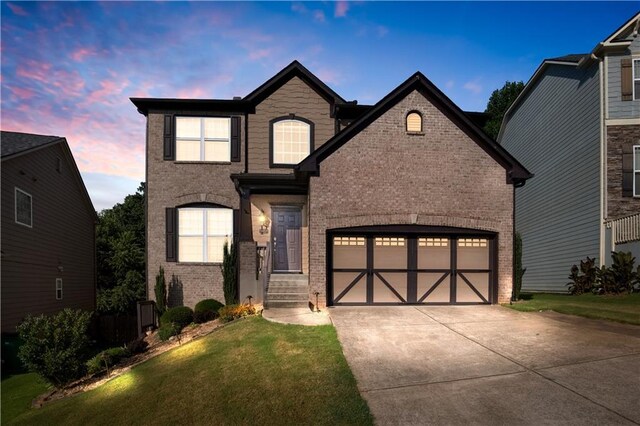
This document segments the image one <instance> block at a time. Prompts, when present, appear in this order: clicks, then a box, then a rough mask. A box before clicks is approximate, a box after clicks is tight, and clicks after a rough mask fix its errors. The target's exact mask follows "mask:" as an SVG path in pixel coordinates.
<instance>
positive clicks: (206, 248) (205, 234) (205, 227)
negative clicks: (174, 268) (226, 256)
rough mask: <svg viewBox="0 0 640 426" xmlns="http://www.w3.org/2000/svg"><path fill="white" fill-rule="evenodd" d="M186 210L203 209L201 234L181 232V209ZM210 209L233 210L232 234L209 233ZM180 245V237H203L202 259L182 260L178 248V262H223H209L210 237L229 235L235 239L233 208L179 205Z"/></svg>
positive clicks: (231, 239)
mask: <svg viewBox="0 0 640 426" xmlns="http://www.w3.org/2000/svg"><path fill="white" fill-rule="evenodd" d="M185 210H197V211H201V212H202V216H203V218H202V233H201V234H181V233H180V211H185ZM208 210H231V211H232V213H231V214H232V216H231V234H229V235H226V234H209V232H208V229H209V223H208V222H209V217H208V216H209V215H208V214H207V211H208ZM177 225H178V245H180V237H200V238H202V260H180V251H179V250H178V262H179V263H198V264H199V263H208V264H211V265H217V264H221V263H222V261H220V262H209V261H208V260H207V259H209V242H208V238H209V237H228V238H229V241H230V242H232V241H233V210H232V209H227V208H224V207H179V208H178V223H177Z"/></svg>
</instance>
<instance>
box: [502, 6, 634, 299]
mask: <svg viewBox="0 0 640 426" xmlns="http://www.w3.org/2000/svg"><path fill="white" fill-rule="evenodd" d="M639 22H640V14H637V15H635V16H634V17H633V18H631V19H630V20H629V21H627V22H626V23H625V24H624V25H622V26H621V27H620V28H618V29H617V30H616V31H615V32H614V33H613V34H612V35H610V36H609V37H607V38H606V39H605V40H604V41H603V42H601V43H598V45H597V46H596V47H595V48H594V49H593V51H592V52H591V53H585V54H571V55H566V56H562V57H559V58H553V59H547V60H545V61H543V63H542V64H541V65H540V67H539V68H538V69H537V70H536V72H535V73H534V75H533V77H531V79H530V80H529V82H528V83H527V85H526V87H525V89H524V90H523V92H522V93H521V94H520V96H519V97H518V98H517V99H516V101H515V102H514V104H513V105H512V106H511V108H510V109H509V110H508V111H507V113H506V114H505V118H504V121H503V124H502V128H501V130H500V135H499V136H498V142H499V143H500V144H501V145H502V146H504V147H505V148H506V149H508V150H509V152H511V153H512V154H513V155H515V156H516V157H517V158H518V159H520V160H521V161H522V162H523V164H524V165H525V166H526V167H527V168H528V169H529V170H531V171H532V172H533V173H534V174H535V175H536V178H535V179H534V180H532V182H530V183H529V184H528V185H527V186H526V187H524V188H521V189H518V190H517V191H516V206H517V207H516V229H517V230H518V231H519V232H520V233H521V235H522V239H523V260H522V261H523V266H524V267H526V268H527V271H526V274H525V276H524V279H523V288H524V289H526V290H532V291H566V288H567V287H566V286H565V284H566V283H567V281H568V280H567V277H568V275H569V269H570V268H571V265H573V264H575V263H578V261H579V260H580V259H584V258H585V257H586V256H589V257H594V258H596V259H597V260H598V262H599V263H600V264H608V263H610V261H611V257H610V252H611V251H631V252H633V253H634V255H635V256H636V258H637V261H638V262H640V36H638V25H639Z"/></svg>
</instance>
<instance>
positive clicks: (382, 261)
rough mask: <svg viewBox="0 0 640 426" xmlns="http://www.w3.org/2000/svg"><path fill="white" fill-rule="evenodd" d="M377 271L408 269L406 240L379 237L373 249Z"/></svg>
mask: <svg viewBox="0 0 640 426" xmlns="http://www.w3.org/2000/svg"><path fill="white" fill-rule="evenodd" d="M373 265H374V268H376V269H407V247H406V244H405V239H404V238H398V237H379V238H376V239H375V245H374V248H373Z"/></svg>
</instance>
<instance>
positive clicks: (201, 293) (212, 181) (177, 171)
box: [146, 111, 244, 307]
mask: <svg viewBox="0 0 640 426" xmlns="http://www.w3.org/2000/svg"><path fill="white" fill-rule="evenodd" d="M174 113H176V114H180V115H192V116H199V115H202V114H201V113H197V112H189V111H174ZM243 119H244V118H243ZM241 128H242V134H241V135H240V136H241V140H242V141H244V123H243V124H242V126H241ZM163 131H164V115H163V114H153V113H150V114H149V115H148V119H147V132H148V133H147V188H146V189H147V228H146V229H147V284H148V297H149V298H150V299H155V293H154V285H155V279H156V275H157V274H158V270H159V268H160V266H163V267H164V270H165V278H166V282H167V286H168V287H169V290H168V293H169V305H170V306H180V305H185V306H190V307H193V306H194V305H195V304H196V303H198V302H199V301H200V300H202V299H207V298H214V299H217V300H220V301H224V294H223V290H222V273H221V265H220V264H219V263H217V264H212V263H179V262H167V261H166V241H165V239H166V237H165V229H166V228H165V225H166V224H165V220H166V216H165V208H167V207H171V208H173V207H178V206H181V205H184V204H189V203H205V202H206V203H214V204H219V205H222V206H225V207H229V208H234V209H236V208H238V207H239V197H238V193H237V192H236V190H235V187H234V185H233V182H232V181H231V179H230V175H231V174H232V173H241V172H242V171H243V170H244V161H241V162H237V163H222V164H212V163H177V162H175V161H165V160H163ZM241 145H242V148H241V156H240V158H242V159H243V160H244V143H243V144H241ZM173 276H175V278H176V284H175V285H173V286H171V285H170V283H171V279H172V277H173Z"/></svg>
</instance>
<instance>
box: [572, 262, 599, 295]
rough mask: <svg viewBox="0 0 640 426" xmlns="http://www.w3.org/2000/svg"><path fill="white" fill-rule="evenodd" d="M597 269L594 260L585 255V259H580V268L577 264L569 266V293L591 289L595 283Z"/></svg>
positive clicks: (578, 292)
mask: <svg viewBox="0 0 640 426" xmlns="http://www.w3.org/2000/svg"><path fill="white" fill-rule="evenodd" d="M598 273H599V269H598V267H597V266H596V260H595V259H592V258H590V257H588V256H587V258H586V259H585V260H581V261H580V268H578V266H577V265H573V266H572V267H571V274H570V275H569V277H568V278H569V279H570V280H571V282H569V283H567V286H569V293H571V294H582V293H588V292H590V291H592V290H593V289H594V288H595V286H596V283H597V279H598Z"/></svg>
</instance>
